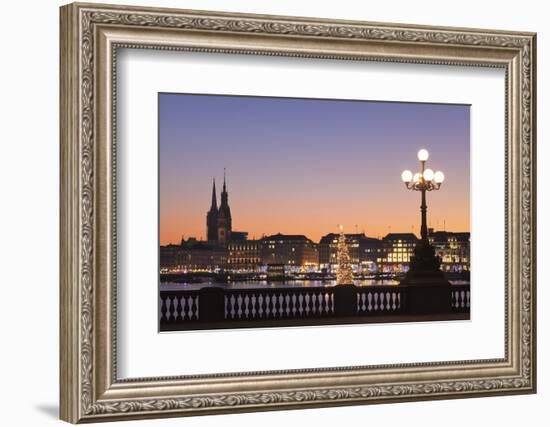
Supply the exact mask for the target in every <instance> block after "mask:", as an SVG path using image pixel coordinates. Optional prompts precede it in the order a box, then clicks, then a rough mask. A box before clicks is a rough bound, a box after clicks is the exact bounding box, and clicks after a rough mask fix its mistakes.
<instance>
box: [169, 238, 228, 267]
mask: <svg viewBox="0 0 550 427" xmlns="http://www.w3.org/2000/svg"><path fill="white" fill-rule="evenodd" d="M226 263H227V254H226V250H225V248H223V247H221V246H218V245H215V244H212V243H210V242H205V241H200V240H196V239H193V238H190V239H188V240H187V241H184V240H183V239H182V242H181V243H180V244H179V245H167V246H161V247H160V268H161V271H193V272H198V271H204V272H214V271H216V270H219V269H223V268H225V265H226Z"/></svg>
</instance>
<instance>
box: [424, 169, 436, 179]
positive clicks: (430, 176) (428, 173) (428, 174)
mask: <svg viewBox="0 0 550 427" xmlns="http://www.w3.org/2000/svg"><path fill="white" fill-rule="evenodd" d="M432 179H434V171H433V170H431V169H426V170H425V171H424V180H425V181H431V180H432Z"/></svg>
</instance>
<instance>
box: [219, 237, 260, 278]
mask: <svg viewBox="0 0 550 427" xmlns="http://www.w3.org/2000/svg"><path fill="white" fill-rule="evenodd" d="M261 255H262V254H261V242H260V241H259V240H246V238H244V239H242V240H231V241H230V242H229V243H228V244H227V268H228V269H230V270H237V271H238V270H248V271H251V270H252V271H253V270H257V269H258V267H259V266H260V265H261V262H262V257H261Z"/></svg>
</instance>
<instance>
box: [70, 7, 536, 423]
mask: <svg viewBox="0 0 550 427" xmlns="http://www.w3.org/2000/svg"><path fill="white" fill-rule="evenodd" d="M60 43H61V46H60V52H61V64H60V67H61V70H60V71H61V73H60V74H61V80H60V92H61V93H60V109H61V111H60V135H61V177H60V179H61V205H60V211H61V220H60V229H61V235H60V259H61V261H60V263H61V265H60V278H61V279H60V386H61V396H60V408H61V410H60V416H61V419H63V420H65V421H69V422H72V423H79V422H94V421H112V420H123V419H130V418H155V417H169V416H188V415H201V414H216V413H227V412H243V411H259V410H275V409H285V408H289V409H290V408H308V407H321V406H334V405H357V404H369V403H382V402H400V401H411V400H430V399H444V398H461V397H478V396H488V395H497V394H520V393H534V392H535V391H536V298H535V297H536V287H535V281H536V256H535V255H536V254H535V250H536V241H535V237H536V182H535V180H536V170H535V158H536V146H535V136H536V134H535V133H536V116H535V105H536V101H535V93H536V90H535V89H536V86H535V83H536V36H535V34H533V33H523V32H521V33H520V32H509V31H496V30H479V29H462V28H460V29H459V28H439V27H424V26H412V25H401V24H381V23H369V22H353V21H330V20H322V19H312V18H295V17H279V16H263V15H243V14H229V13H217V12H199V11H188V10H174V9H157V8H141V7H125V6H111V5H97V4H78V3H77V4H71V5H67V6H63V7H62V8H61V38H60ZM121 48H124V49H153V50H173V51H192V52H203V53H205V54H208V53H224V54H228V55H232V54H241V55H242V54H245V55H264V56H288V57H300V58H316V59H320V60H324V59H327V60H329V59H338V60H349V61H379V62H392V63H405V64H440V65H446V66H474V67H476V66H477V67H497V68H501V69H503V70H504V72H505V76H506V78H505V87H503V91H502V97H503V98H504V99H505V110H506V114H505V115H506V117H505V120H504V121H505V130H504V134H505V141H503V147H504V149H505V159H506V160H505V163H506V164H505V175H504V176H502V180H504V182H505V189H506V191H505V193H506V194H505V212H503V216H504V217H505V230H503V234H504V240H505V248H499V250H500V251H501V253H503V256H504V258H505V272H504V278H505V280H504V283H502V287H503V288H504V294H505V307H504V312H505V315H504V324H503V325H502V327H503V328H504V337H505V339H504V342H503V344H502V345H503V347H504V351H503V353H504V357H503V358H498V359H479V360H459V361H451V362H438V361H433V362H427V363H410V364H397V365H396V364H384V365H376V366H371V365H368V366H367V365H363V366H336V367H334V368H315V367H312V368H311V369H290V370H274V371H262V372H240V373H237V374H230V373H223V372H219V373H216V374H208V375H187V376H178V377H154V378H132V379H121V378H119V376H118V375H117V372H118V369H117V345H119V344H120V339H119V338H120V337H119V336H118V335H117V274H116V273H117V270H116V268H117V233H116V221H117V206H116V191H117V186H116V166H117V151H116V135H117V134H116V125H117V117H116V103H117V98H116V84H117V74H116V61H117V51H118V50H119V49H121ZM151 78H154V77H151ZM151 286H156V284H151ZM181 339H182V340H184V339H185V337H184V336H182V337H181Z"/></svg>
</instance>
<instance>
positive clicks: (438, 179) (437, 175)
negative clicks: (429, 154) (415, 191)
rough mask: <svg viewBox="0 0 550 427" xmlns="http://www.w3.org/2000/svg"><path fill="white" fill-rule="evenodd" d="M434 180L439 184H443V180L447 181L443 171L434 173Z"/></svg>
mask: <svg viewBox="0 0 550 427" xmlns="http://www.w3.org/2000/svg"><path fill="white" fill-rule="evenodd" d="M434 181H435V182H436V183H438V184H441V183H442V182H443V181H445V175H444V174H443V172H441V171H437V172H436V173H435V174H434Z"/></svg>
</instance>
